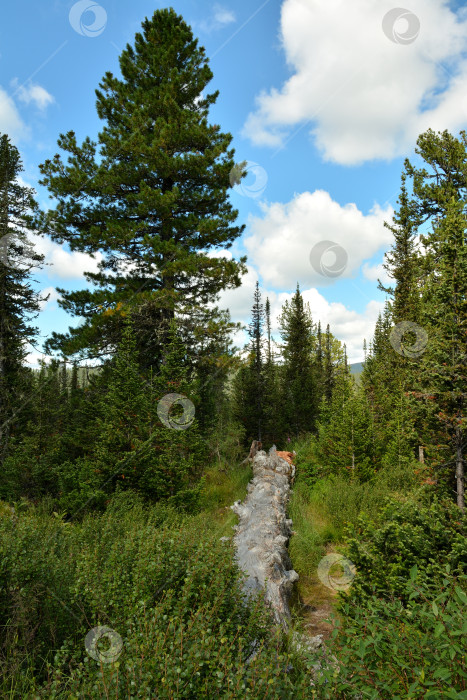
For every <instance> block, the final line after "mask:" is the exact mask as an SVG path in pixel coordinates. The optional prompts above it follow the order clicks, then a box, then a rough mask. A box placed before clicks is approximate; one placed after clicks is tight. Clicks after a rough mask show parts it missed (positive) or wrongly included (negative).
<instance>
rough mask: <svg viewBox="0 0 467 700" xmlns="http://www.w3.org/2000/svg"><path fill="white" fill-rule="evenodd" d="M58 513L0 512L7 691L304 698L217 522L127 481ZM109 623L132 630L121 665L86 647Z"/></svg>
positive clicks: (298, 676) (20, 694) (0, 653)
mask: <svg viewBox="0 0 467 700" xmlns="http://www.w3.org/2000/svg"><path fill="white" fill-rule="evenodd" d="M47 511H48V508H44V509H35V508H32V507H29V508H27V509H22V510H21V511H20V512H19V513H18V514H17V515H16V516H15V517H13V514H12V511H11V509H10V508H9V507H5V508H4V509H3V510H1V511H0V626H1V627H2V635H1V639H2V642H1V647H0V657H1V658H0V661H1V663H2V669H3V681H2V684H0V695H1V696H2V697H9V698H64V699H65V698H67V699H68V698H74V697H75V698H77V697H79V698H100V697H142V698H148V697H154V698H155V697H158V698H175V697H176V698H198V697H206V698H213V697H224V698H236V697H252V698H260V697H261V698H263V697H272V698H274V697H277V698H286V697H290V698H292V697H294V698H295V697H297V698H301V697H302V698H305V697H306V692H305V691H306V689H307V688H308V686H309V679H308V680H307V675H306V671H305V669H304V668H302V665H301V664H300V662H299V661H294V662H293V664H291V657H289V655H288V652H287V646H286V640H285V638H284V636H283V635H282V634H278V633H277V630H276V629H275V627H274V625H273V624H272V620H271V618H270V616H269V613H268V612H267V610H266V608H265V607H264V605H263V603H262V601H261V598H260V597H258V598H257V599H255V600H252V601H251V603H250V604H249V605H245V601H244V597H243V594H242V592H241V587H240V585H239V584H240V578H241V574H240V572H239V571H238V569H237V567H236V565H235V563H234V558H233V550H232V545H231V543H229V542H224V541H220V538H219V527H220V526H218V525H217V526H216V524H215V523H213V522H212V521H211V520H209V519H208V518H207V517H205V519H204V520H203V518H202V516H201V515H197V516H188V515H182V514H180V513H177V512H176V511H175V510H174V509H173V508H170V507H169V506H168V505H167V504H164V505H163V506H162V505H156V507H148V506H147V505H145V504H144V502H143V500H142V498H141V497H140V496H139V495H135V494H132V493H130V492H121V493H118V494H116V495H115V496H114V497H113V498H112V500H111V502H110V503H109V506H108V510H107V512H105V513H104V514H102V515H99V514H88V515H86V516H85V517H84V518H83V520H82V521H81V522H78V523H74V522H66V521H65V520H64V519H63V518H62V517H60V516H59V515H58V514H56V513H55V514H49V513H48V512H47ZM102 625H105V626H108V627H110V628H111V629H112V630H115V632H116V633H117V634H118V635H120V637H121V638H122V640H123V650H122V652H121V655H120V656H119V657H118V659H116V660H115V661H114V663H98V661H96V660H94V659H93V658H90V656H89V655H88V654H87V652H86V649H85V644H84V640H85V637H86V635H87V634H88V632H89V631H90V630H91V629H93V628H95V627H97V626H102ZM101 645H102V646H101ZM103 645H104V642H103V641H102V642H101V643H100V646H99V647H98V648H99V649H100V651H101V652H103V651H104V647H103ZM254 648H256V655H255V656H254V658H252V659H250V660H249V661H248V657H250V656H251V653H252V650H253V649H254ZM287 669H288V670H287ZM286 670H287V672H286Z"/></svg>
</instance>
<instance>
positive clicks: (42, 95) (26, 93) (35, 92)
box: [17, 83, 55, 111]
mask: <svg viewBox="0 0 467 700" xmlns="http://www.w3.org/2000/svg"><path fill="white" fill-rule="evenodd" d="M17 94H18V99H19V100H21V102H24V103H25V104H33V105H35V106H36V107H38V109H40V110H41V111H44V110H45V108H46V107H47V106H48V105H49V104H52V103H53V102H55V99H54V97H53V96H52V95H51V94H50V93H49V92H47V90H46V89H45V88H43V87H42V86H41V85H35V84H34V83H28V84H27V85H21V86H20V87H18V88H17Z"/></svg>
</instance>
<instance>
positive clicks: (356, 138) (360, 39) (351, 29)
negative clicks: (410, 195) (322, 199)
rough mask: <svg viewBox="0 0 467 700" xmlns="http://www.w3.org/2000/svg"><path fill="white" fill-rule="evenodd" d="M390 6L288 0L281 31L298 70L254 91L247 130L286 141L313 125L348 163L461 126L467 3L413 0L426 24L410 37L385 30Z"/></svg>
mask: <svg viewBox="0 0 467 700" xmlns="http://www.w3.org/2000/svg"><path fill="white" fill-rule="evenodd" d="M392 9H394V3H393V0H382V1H380V2H374V0H353V1H352V2H348V0H326V2H317V1H316V0H284V2H283V4H282V11H281V35H282V43H283V48H284V51H285V55H286V60H287V63H288V65H289V67H290V68H291V70H292V75H291V77H290V78H289V79H288V80H287V81H286V82H285V83H284V84H283V85H282V87H280V88H273V89H272V90H270V91H269V92H265V91H264V92H262V93H261V94H260V95H259V96H258V97H257V105H256V110H255V111H254V112H252V113H251V114H250V115H249V116H248V119H247V121H246V124H245V127H244V131H243V133H244V135H246V136H247V137H249V138H250V139H251V140H252V141H253V142H254V143H255V144H257V145H266V146H280V145H282V144H284V143H285V141H286V139H287V138H290V137H291V135H292V134H293V129H294V128H296V127H299V128H300V127H302V126H304V125H306V126H307V127H308V125H309V127H311V131H310V133H311V135H312V136H313V139H314V141H315V143H316V145H317V147H318V148H319V149H320V151H321V152H322V154H323V156H324V158H325V159H326V160H330V161H333V162H336V163H341V164H345V165H352V164H359V163H362V162H364V161H368V160H372V159H376V158H383V159H390V158H394V157H395V156H398V155H402V154H405V153H406V152H407V150H408V149H411V148H413V146H414V143H415V141H416V138H417V136H418V135H419V134H420V133H421V132H423V131H425V130H426V129H427V128H428V127H432V128H433V129H435V130H438V129H440V130H441V129H449V130H451V131H456V130H458V129H459V128H462V127H463V126H465V125H466V124H467V57H466V54H465V51H466V49H467V11H466V8H465V7H464V8H463V9H460V10H458V11H457V14H455V13H454V12H453V11H452V10H451V9H450V8H449V6H448V1H447V0H411V3H410V11H411V13H413V14H415V16H416V18H415V20H414V22H415V23H417V20H418V22H419V25H420V32H419V35H418V36H417V37H416V38H415V39H414V40H413V41H412V42H411V43H407V44H400V43H395V42H394V41H391V40H390V39H389V38H388V36H386V35H385V33H384V32H383V29H382V20H383V17H384V16H385V15H386V13H387V12H388V11H389V10H392ZM404 22H405V25H404ZM407 27H410V24H407V22H406V20H404V19H403V18H400V19H399V20H397V22H396V23H395V25H394V28H395V29H396V31H398V32H399V33H401V32H402V33H403V32H404V31H406V29H407ZM415 29H416V27H415Z"/></svg>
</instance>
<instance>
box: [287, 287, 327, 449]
mask: <svg viewBox="0 0 467 700" xmlns="http://www.w3.org/2000/svg"><path fill="white" fill-rule="evenodd" d="M279 328H280V332H281V336H282V340H283V344H282V359H283V366H282V382H283V384H282V392H281V394H282V395H281V400H282V406H283V412H284V421H285V428H286V431H287V433H288V435H290V436H292V435H294V436H299V435H300V434H302V433H307V432H310V431H312V430H313V429H314V428H315V424H316V418H317V413H318V407H319V396H318V386H317V377H316V372H315V353H316V338H315V329H314V325H313V320H312V317H311V312H310V309H309V305H308V304H305V302H304V301H303V297H302V295H301V292H300V288H299V286H298V284H297V289H296V292H295V294H294V295H293V297H292V299H291V300H290V302H289V301H288V300H286V302H285V303H284V305H283V307H282V312H281V315H280V318H279Z"/></svg>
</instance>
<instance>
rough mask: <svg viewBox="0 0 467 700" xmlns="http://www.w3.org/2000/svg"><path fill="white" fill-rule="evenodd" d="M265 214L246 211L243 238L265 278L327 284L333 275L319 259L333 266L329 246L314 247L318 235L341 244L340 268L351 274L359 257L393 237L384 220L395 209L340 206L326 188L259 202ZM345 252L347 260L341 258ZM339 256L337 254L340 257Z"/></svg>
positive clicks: (276, 283)
mask: <svg viewBox="0 0 467 700" xmlns="http://www.w3.org/2000/svg"><path fill="white" fill-rule="evenodd" d="M260 206H261V209H262V210H263V216H262V217H258V216H253V215H250V217H249V219H248V230H249V232H250V235H248V236H247V237H246V239H245V247H246V249H247V251H248V259H249V261H250V262H251V263H252V264H253V265H254V266H255V267H256V268H257V270H258V272H259V275H260V277H261V278H262V279H263V281H264V283H265V284H267V285H269V286H271V287H274V288H277V289H292V288H294V287H295V285H296V283H297V282H299V284H300V286H301V287H302V288H305V287H307V286H328V285H329V284H332V283H333V282H335V280H336V277H327V276H325V275H323V274H321V273H320V271H319V270H321V269H322V268H321V267H320V264H319V263H320V260H321V262H322V263H323V264H324V265H325V266H327V267H329V266H330V267H332V266H333V263H334V260H335V257H334V255H333V253H332V252H330V251H329V252H327V253H326V252H325V253H324V254H323V255H320V254H319V253H316V252H314V254H313V256H312V259H313V262H314V264H315V266H317V268H318V270H316V269H315V268H314V267H313V265H312V262H311V261H310V255H311V252H312V249H314V247H315V246H316V245H317V244H319V243H320V242H322V241H332V242H333V243H335V244H337V246H340V247H341V248H342V249H344V251H345V252H342V250H340V251H339V250H338V255H339V256H340V255H342V256H344V258H343V259H342V262H343V264H345V269H343V271H342V274H340V275H339V276H338V277H337V278H338V279H339V278H347V277H352V276H354V275H355V274H356V273H357V272H358V270H359V268H360V266H361V264H362V262H363V261H364V260H369V259H370V258H372V257H373V255H374V254H375V253H377V252H378V251H379V250H380V249H381V247H382V246H387V245H388V244H389V243H390V242H391V241H392V233H391V232H390V231H389V230H388V229H387V228H386V227H385V226H384V225H383V222H384V221H385V220H386V221H390V220H391V218H392V214H393V210H392V208H391V207H390V206H389V205H388V206H387V208H386V209H382V208H381V207H380V206H379V205H377V204H375V206H374V207H373V208H372V209H371V211H370V212H369V213H368V214H366V215H365V214H363V213H362V212H361V211H360V210H359V209H358V208H357V206H356V205H355V204H346V205H345V206H341V205H340V204H339V203H338V202H335V201H334V200H333V199H332V198H331V196H330V195H329V193H328V192H325V191H324V190H316V191H315V192H313V193H311V192H303V193H301V194H298V195H295V197H294V198H293V199H292V200H291V201H290V202H288V203H286V204H282V203H279V202H275V203H272V204H265V203H260ZM345 256H347V261H345ZM339 259H340V257H339Z"/></svg>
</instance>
